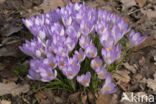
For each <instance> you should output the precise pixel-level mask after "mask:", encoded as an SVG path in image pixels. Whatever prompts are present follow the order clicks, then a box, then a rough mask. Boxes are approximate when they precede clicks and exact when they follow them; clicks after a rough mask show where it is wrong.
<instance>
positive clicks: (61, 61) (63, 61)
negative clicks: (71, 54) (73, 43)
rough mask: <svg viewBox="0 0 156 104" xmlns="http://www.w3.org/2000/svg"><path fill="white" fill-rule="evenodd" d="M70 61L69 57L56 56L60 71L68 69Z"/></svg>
mask: <svg viewBox="0 0 156 104" xmlns="http://www.w3.org/2000/svg"><path fill="white" fill-rule="evenodd" d="M68 60H69V58H68V57H64V56H59V55H57V56H56V61H57V65H58V67H59V69H60V70H62V69H63V68H64V67H67V65H68Z"/></svg>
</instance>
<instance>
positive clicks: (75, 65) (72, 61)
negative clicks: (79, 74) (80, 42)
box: [68, 57, 80, 69]
mask: <svg viewBox="0 0 156 104" xmlns="http://www.w3.org/2000/svg"><path fill="white" fill-rule="evenodd" d="M68 66H72V67H73V68H74V69H80V63H79V62H78V59H77V58H76V57H73V58H69V59H68Z"/></svg>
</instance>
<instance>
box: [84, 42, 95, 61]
mask: <svg viewBox="0 0 156 104" xmlns="http://www.w3.org/2000/svg"><path fill="white" fill-rule="evenodd" d="M85 53H86V56H87V57H88V58H94V57H96V56H97V48H96V47H95V46H94V44H90V45H89V46H88V47H87V48H86V49H85Z"/></svg>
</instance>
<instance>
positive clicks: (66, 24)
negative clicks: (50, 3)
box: [20, 3, 145, 94]
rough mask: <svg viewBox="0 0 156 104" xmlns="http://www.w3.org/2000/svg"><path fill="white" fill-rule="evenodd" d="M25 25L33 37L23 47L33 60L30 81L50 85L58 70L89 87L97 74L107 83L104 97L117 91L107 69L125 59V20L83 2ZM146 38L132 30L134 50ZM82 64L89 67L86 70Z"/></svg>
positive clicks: (30, 20) (31, 61)
mask: <svg viewBox="0 0 156 104" xmlns="http://www.w3.org/2000/svg"><path fill="white" fill-rule="evenodd" d="M23 22H24V24H25V26H26V27H27V28H28V29H29V30H30V31H31V33H32V34H33V35H34V38H33V39H32V40H31V41H27V40H26V43H25V44H23V46H21V47H20V49H21V50H22V51H23V52H24V53H25V54H27V55H30V56H31V57H32V60H30V70H29V74H28V77H29V78H31V79H33V80H40V81H43V82H50V81H52V80H54V79H56V78H57V76H58V74H59V73H58V70H59V71H61V72H62V74H63V75H64V76H65V77H66V78H67V79H68V80H73V79H76V80H77V82H78V83H79V84H81V85H82V86H84V87H89V86H90V82H91V80H92V79H93V75H96V77H97V78H98V79H100V80H102V81H104V84H103V86H102V88H101V93H102V94H104V93H107V94H111V93H114V92H116V88H115V84H113V82H112V77H111V74H110V72H108V70H107V68H108V66H109V65H111V64H113V63H114V62H115V61H116V60H118V59H119V58H120V57H121V56H122V54H121V51H122V45H121V44H120V43H119V41H120V40H121V39H122V38H123V37H124V35H125V34H126V33H128V32H129V31H130V28H129V26H128V24H127V23H126V22H125V21H124V19H122V18H121V17H118V16H117V15H116V14H112V13H110V12H109V11H107V10H101V9H99V10H96V9H91V8H89V7H87V6H85V4H84V3H83V4H79V3H75V4H72V3H69V4H68V5H67V6H66V7H62V8H60V9H56V10H53V11H50V12H49V13H47V14H41V15H39V16H36V17H31V18H27V19H23ZM96 37H98V40H95V38H96ZM144 39H145V37H141V36H140V34H139V33H135V32H134V30H132V32H131V33H130V36H129V43H130V45H131V46H132V47H133V46H135V45H137V44H139V43H141V42H142V41H143V40H144ZM97 43H98V44H97ZM87 60H89V61H87ZM87 63H89V64H87ZM83 64H87V65H89V66H87V67H84V68H83V66H85V65H83ZM82 72H84V73H82ZM94 73H95V74H94ZM94 77H95V76H94ZM92 84H93V85H94V82H93V81H92Z"/></svg>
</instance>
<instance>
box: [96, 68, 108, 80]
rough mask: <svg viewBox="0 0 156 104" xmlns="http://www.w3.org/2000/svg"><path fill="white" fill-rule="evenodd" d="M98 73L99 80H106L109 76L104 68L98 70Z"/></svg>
mask: <svg viewBox="0 0 156 104" xmlns="http://www.w3.org/2000/svg"><path fill="white" fill-rule="evenodd" d="M96 72H97V75H98V78H99V79H106V77H107V75H108V72H107V70H106V69H105V68H104V67H102V68H101V69H100V70H98V71H96Z"/></svg>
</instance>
